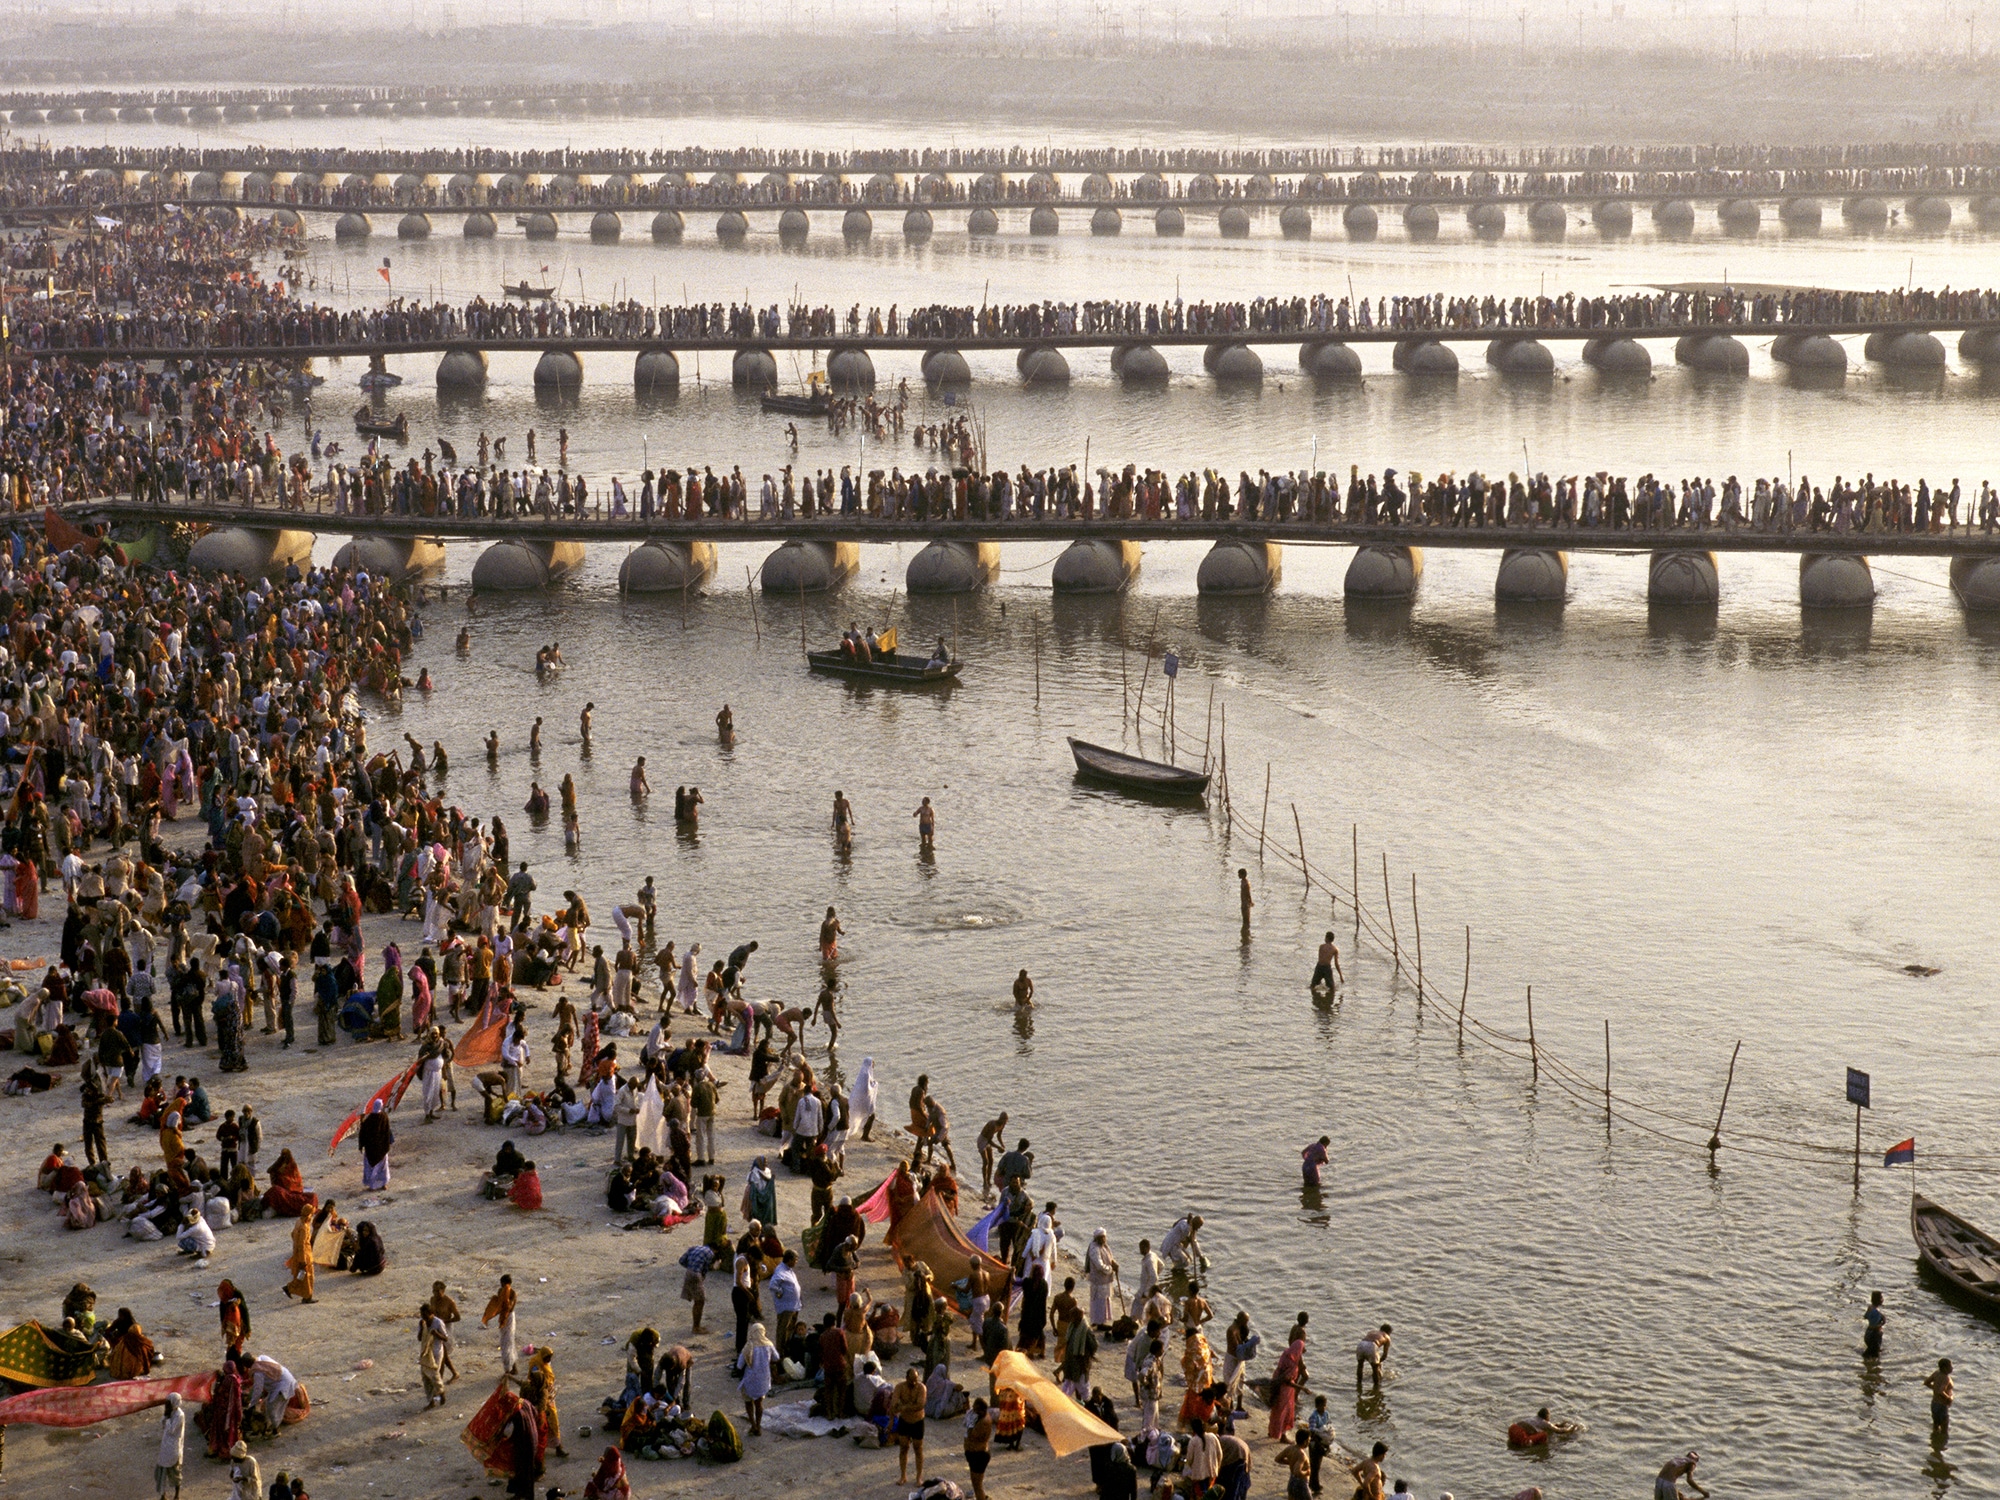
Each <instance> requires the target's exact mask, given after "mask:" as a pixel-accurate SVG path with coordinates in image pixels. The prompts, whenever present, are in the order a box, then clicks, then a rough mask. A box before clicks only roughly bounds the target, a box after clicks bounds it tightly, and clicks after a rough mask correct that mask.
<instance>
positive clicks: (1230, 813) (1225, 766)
mask: <svg viewBox="0 0 2000 1500" xmlns="http://www.w3.org/2000/svg"><path fill="white" fill-rule="evenodd" d="M1221 762H1222V814H1223V816H1224V817H1225V818H1226V819H1228V820H1229V821H1231V822H1234V821H1235V818H1236V804H1235V803H1234V802H1232V801H1231V800H1230V797H1229V705H1228V704H1227V703H1225V704H1223V705H1222V753H1221Z"/></svg>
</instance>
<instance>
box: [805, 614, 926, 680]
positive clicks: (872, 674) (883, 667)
mask: <svg viewBox="0 0 2000 1500" xmlns="http://www.w3.org/2000/svg"><path fill="white" fill-rule="evenodd" d="M806 664H807V665H808V666H809V667H811V668H812V670H813V671H815V672H824V673H826V674H827V675H828V676H832V677H845V678H848V679H849V680H851V681H854V682H879V683H882V684H884V685H885V686H889V687H910V688H943V687H954V686H956V685H957V683H958V674H959V670H960V666H961V663H959V662H958V661H956V660H955V659H954V658H953V657H952V656H951V654H950V652H949V651H947V650H946V649H945V644H944V642H943V641H939V642H938V644H937V649H936V650H935V651H933V652H932V653H931V654H930V655H929V656H915V655H909V654H905V653H900V652H898V651H897V650H896V632H895V629H894V627H891V628H890V629H888V630H885V631H884V632H882V634H880V635H879V636H878V635H876V634H874V632H872V631H871V632H869V634H868V635H867V636H865V637H861V638H859V639H857V638H856V637H855V636H854V634H852V633H851V632H850V633H849V634H847V635H844V636H842V637H841V639H840V644H839V645H838V646H836V647H834V648H833V649H832V650H830V651H808V652H807V653H806Z"/></svg>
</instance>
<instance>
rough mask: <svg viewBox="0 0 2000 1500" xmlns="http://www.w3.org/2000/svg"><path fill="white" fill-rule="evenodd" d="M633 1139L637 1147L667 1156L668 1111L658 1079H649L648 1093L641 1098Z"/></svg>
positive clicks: (657, 1154) (647, 1083) (656, 1154)
mask: <svg viewBox="0 0 2000 1500" xmlns="http://www.w3.org/2000/svg"><path fill="white" fill-rule="evenodd" d="M632 1139H633V1143H634V1145H635V1147H636V1146H643V1147H645V1148H646V1149H647V1150H648V1151H651V1152H652V1153H653V1154H654V1155H655V1156H665V1155H666V1154H667V1109H666V1102H665V1101H664V1100H662V1099H661V1098H660V1085H659V1081H658V1080H657V1079H654V1078H648V1079H647V1080H646V1091H645V1092H644V1093H643V1094H641V1095H640V1096H639V1118H638V1121H637V1122H636V1124H635V1125H634V1127H633V1136H632Z"/></svg>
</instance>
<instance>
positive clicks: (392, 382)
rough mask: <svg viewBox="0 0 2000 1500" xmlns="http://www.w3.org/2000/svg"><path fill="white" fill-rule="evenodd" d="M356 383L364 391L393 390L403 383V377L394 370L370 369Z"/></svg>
mask: <svg viewBox="0 0 2000 1500" xmlns="http://www.w3.org/2000/svg"><path fill="white" fill-rule="evenodd" d="M356 383H357V384H358V385H359V386H360V387H361V389H362V390H364V391H393V390H394V389H395V388H396V387H397V386H399V385H401V384H402V383H403V377H402V376H400V375H398V374H396V373H395V372H394V371H393V370H370V371H369V372H368V373H367V374H365V375H363V376H362V377H361V379H360V380H359V381H358V382H356Z"/></svg>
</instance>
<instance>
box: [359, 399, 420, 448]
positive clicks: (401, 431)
mask: <svg viewBox="0 0 2000 1500" xmlns="http://www.w3.org/2000/svg"><path fill="white" fill-rule="evenodd" d="M354 430H355V431H356V432H358V433H360V434H361V435H362V436H363V437H386V438H394V439H395V440H396V441H397V442H399V443H407V442H408V441H409V440H410V416H409V413H408V412H398V413H397V414H396V419H395V420H394V421H393V422H386V421H383V420H382V419H381V418H379V417H377V416H376V415H375V414H374V413H373V412H371V411H369V410H368V408H367V407H365V406H363V407H360V408H359V409H357V410H356V411H355V413H354Z"/></svg>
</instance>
